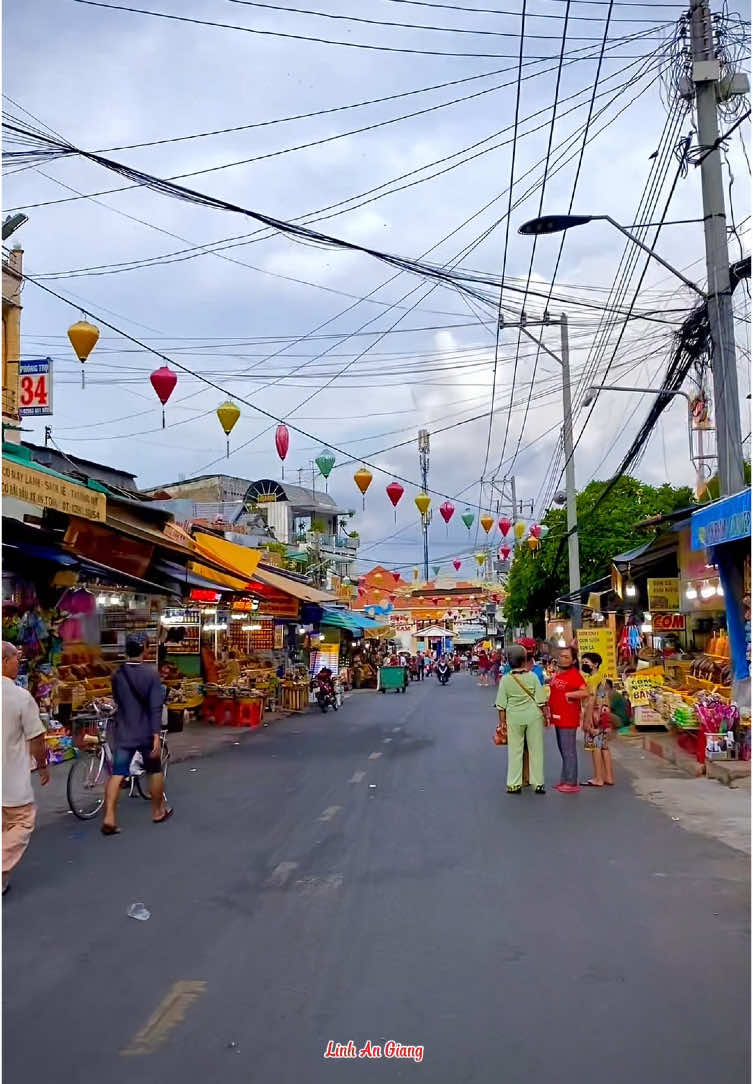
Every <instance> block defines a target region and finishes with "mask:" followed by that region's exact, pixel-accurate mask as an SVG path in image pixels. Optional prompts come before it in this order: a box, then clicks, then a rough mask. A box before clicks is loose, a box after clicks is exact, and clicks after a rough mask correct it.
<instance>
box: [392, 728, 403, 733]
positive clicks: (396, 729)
mask: <svg viewBox="0 0 753 1084" xmlns="http://www.w3.org/2000/svg"><path fill="white" fill-rule="evenodd" d="M402 729H403V728H402V727H401V726H393V728H392V733H393V734H399V733H400V731H401V730H402Z"/></svg>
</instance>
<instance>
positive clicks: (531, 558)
mask: <svg viewBox="0 0 753 1084" xmlns="http://www.w3.org/2000/svg"><path fill="white" fill-rule="evenodd" d="M606 486H607V483H606V482H591V483H590V484H589V485H587V486H586V488H585V489H584V490H583V491H582V492H581V493H579V494H578V496H577V499H576V504H577V508H578V539H579V542H580V575H581V582H582V583H591V582H592V581H594V580H598V579H599V578H600V577H601V576H606V575H608V574H609V570H610V566H611V560H612V557H614V555H615V554H617V553H622V552H624V551H625V550H628V549H631V548H633V547H635V546H637V545H639V544H640V542H641V541H648V540H649V539H650V537H651V535H650V534H649V533H648V532H642V533H641V534H637V533H636V531H635V524H636V523H638V522H640V521H641V520H643V519H648V518H649V517H650V516H657V515H666V514H667V513H669V512H674V511H675V510H676V509H678V508H685V507H687V506H688V505H691V504H694V503H695V501H694V497H693V491H692V490H691V489H690V487H689V486H681V487H680V488H675V487H674V486H671V485H669V484H668V483H665V484H664V485H661V486H651V485H647V484H646V483H645V482H639V481H638V479H637V478H632V477H630V475H626V476H625V477H623V478H620V480H619V481H618V482H617V484H616V485H615V486H614V488H613V489H612V491H611V492H610V493H609V495H608V496H607V497H606V498H605V500H604V502H603V504H601V505H599V507H598V508H595V505H596V502H597V500H598V499H599V497H600V496H601V494H602V493H603V492H604V489H605V488H606ZM594 508H595V510H594ZM542 523H545V524H546V526H547V527H548V528H549V535H548V537H547V538H546V539H544V541H543V542H542V544H541V546H540V547H539V549H538V551H537V552H536V553H535V554H533V553H531V552H530V550H529V549H528V546H527V545H525V544H523V545H522V546H518V547H517V548H516V552H515V557H514V559H513V563H512V567H511V569H510V576H509V579H508V583H507V598H506V601H505V616H506V618H507V620H508V622H509V623H510V624H511V625H525V624H527V623H528V622H529V621H531V622H534V623H536V624H539V625H540V623H541V622H542V621H543V617H544V611H545V610H546V609H547V608H551V606H552V605H553V603H554V601H555V599H556V598H558V597H559V596H560V595H565V594H567V593H568V591H569V584H568V568H567V540H566V538H565V537H564V536H565V534H566V532H567V514H566V512H565V509H564V508H551V509H550V510H549V511H548V512H547V514H546V516H545V517H544V519H543V520H542ZM657 533H658V532H657Z"/></svg>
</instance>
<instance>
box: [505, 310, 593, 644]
mask: <svg viewBox="0 0 753 1084" xmlns="http://www.w3.org/2000/svg"><path fill="white" fill-rule="evenodd" d="M536 323H541V324H543V325H545V326H546V325H548V324H559V326H560V353H559V355H558V354H555V353H554V351H553V350H550V349H549V347H548V346H547V345H546V343H545V342H544V341H543V339H539V338H538V337H537V336H536V335H534V334H532V332H531V331H530V330H529V329H530V327H531V326H534V325H535V324H536ZM500 326H502V325H500ZM504 327H519V328H520V330H521V331H522V332H523V334H524V335H525V336H527V338H529V339H530V340H531V341H532V342H535V343H537V344H538V346H540V347H541V349H542V350H543V351H544V353H545V354H548V355H549V357H550V358H552V359H553V360H554V361H556V362H557V364H558V365H560V366H561V368H562V413H563V425H562V441H563V444H564V449H565V490H566V493H567V532H568V534H567V556H568V567H569V573H570V593H571V594H573V593H574V592H575V591H577V590H578V589H579V588H580V546H579V544H578V511H577V506H576V503H575V498H576V489H575V458H574V455H573V452H574V449H573V404H572V397H571V395H570V338H569V334H568V326H567V315H566V314H565V313H564V312H563V313H562V314H561V316H560V318H559V320H552V319H551V318H550V317H549V316H548V315H545V317H544V319H543V320H542V321H530V320H526V319H525V317H523V318H522V319H521V320H520V322H519V323H513V324H509V323H507V321H505V322H504ZM512 493H513V513H514V515H513V519H514V518H515V516H517V514H518V508H517V504H516V501H515V483H514V479H513V490H512ZM531 511H532V512H533V503H532V504H531ZM572 610H573V618H572V621H573V628H574V629H577V628H580V617H581V605H580V603H573V607H572Z"/></svg>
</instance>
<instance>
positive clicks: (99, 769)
mask: <svg viewBox="0 0 753 1084" xmlns="http://www.w3.org/2000/svg"><path fill="white" fill-rule="evenodd" d="M109 778H110V773H109V772H108V770H107V767H106V764H105V751H104V748H102V749H98V750H96V751H95V752H93V753H84V754H83V755H81V756H79V757H78V758H77V759H76V760H74V762H73V764H71V770H70V771H69V772H68V782H67V783H66V788H65V789H66V795H67V797H68V805H69V807H70V810H71V813H73V814H74V815H75V816H76V817H78V818H79V820H82V821H89V820H91V819H92V817H96V815H97V814H98V813H99V811H100V809H101V808H102V806H103V805H104V804H105V787H106V786H107V781H108V779H109Z"/></svg>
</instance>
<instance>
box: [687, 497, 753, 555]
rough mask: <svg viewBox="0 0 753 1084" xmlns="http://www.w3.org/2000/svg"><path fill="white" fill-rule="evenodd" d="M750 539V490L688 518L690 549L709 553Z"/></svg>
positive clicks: (709, 506) (703, 509) (726, 498)
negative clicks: (706, 550) (741, 539)
mask: <svg viewBox="0 0 753 1084" xmlns="http://www.w3.org/2000/svg"><path fill="white" fill-rule="evenodd" d="M749 537H750V490H749V489H745V490H743V492H742V493H735V494H734V496H732V497H725V498H724V500H721V501H715V502H714V503H713V504H710V505H708V507H706V508H701V509H700V510H699V511H698V512H694V513H693V514H692V516H691V517H690V548H691V549H694V550H705V549H712V548H713V547H714V546H719V545H722V543H724V542H734V541H735V540H736V539H738V538H749Z"/></svg>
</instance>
